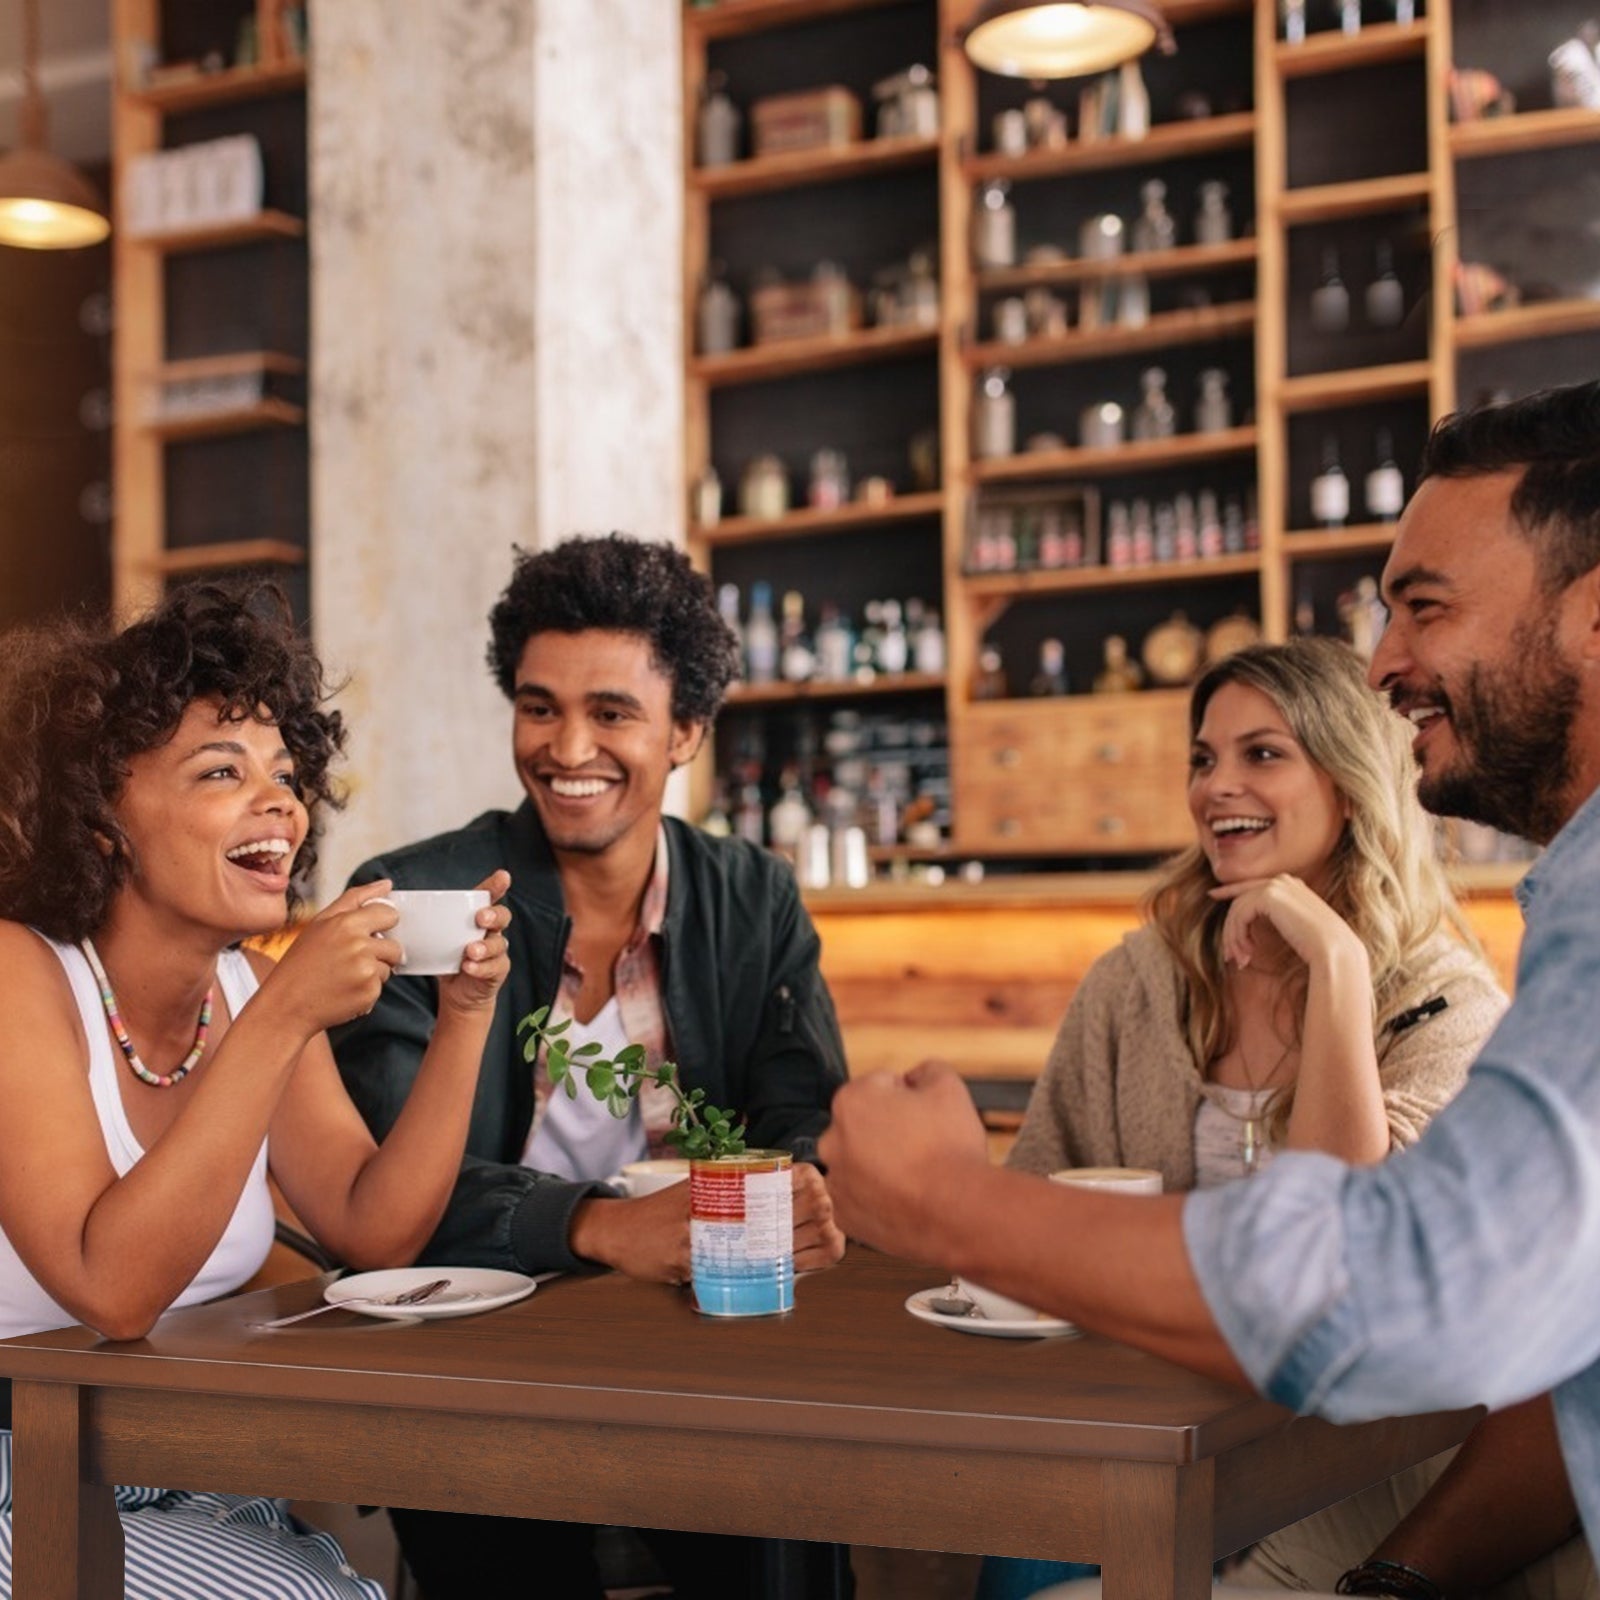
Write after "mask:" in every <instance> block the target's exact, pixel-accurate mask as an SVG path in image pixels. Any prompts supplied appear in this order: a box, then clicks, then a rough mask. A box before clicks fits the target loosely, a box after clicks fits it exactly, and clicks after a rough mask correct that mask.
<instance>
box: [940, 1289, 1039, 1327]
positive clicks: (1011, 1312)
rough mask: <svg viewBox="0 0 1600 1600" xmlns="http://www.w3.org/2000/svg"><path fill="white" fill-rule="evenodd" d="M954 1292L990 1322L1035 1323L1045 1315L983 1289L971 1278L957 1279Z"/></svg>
mask: <svg viewBox="0 0 1600 1600" xmlns="http://www.w3.org/2000/svg"><path fill="white" fill-rule="evenodd" d="M956 1292H957V1293H958V1294H963V1295H965V1296H966V1297H967V1299H969V1300H971V1301H972V1302H973V1303H974V1304H975V1305H976V1306H977V1308H978V1309H979V1310H980V1311H981V1312H982V1313H983V1314H984V1316H986V1317H987V1318H988V1319H989V1321H991V1322H1037V1321H1038V1320H1039V1319H1040V1318H1041V1317H1042V1316H1044V1314H1045V1313H1044V1312H1042V1311H1040V1310H1038V1309H1037V1308H1036V1307H1034V1306H1030V1305H1025V1304H1024V1303H1023V1302H1022V1301H1021V1300H1013V1299H1012V1298H1011V1296H1010V1295H1007V1294H1000V1293H998V1292H996V1291H995V1290H993V1289H985V1288H984V1286H983V1285H982V1284H981V1283H974V1282H973V1281H972V1279H971V1278H957V1279H956Z"/></svg>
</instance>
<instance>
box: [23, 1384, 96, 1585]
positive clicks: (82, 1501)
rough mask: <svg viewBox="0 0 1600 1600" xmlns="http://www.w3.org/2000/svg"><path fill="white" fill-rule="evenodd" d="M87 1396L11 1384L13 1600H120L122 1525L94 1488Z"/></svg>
mask: <svg viewBox="0 0 1600 1600" xmlns="http://www.w3.org/2000/svg"><path fill="white" fill-rule="evenodd" d="M88 1413H89V1393H88V1391H87V1390H84V1389H79V1388H78V1387H76V1386H75V1385H73V1384H65V1383H24V1382H21V1381H18V1382H16V1383H14V1384H13V1385H12V1398H11V1422H12V1434H11V1462H12V1524H11V1527H12V1549H11V1594H12V1600H122V1592H123V1591H122V1524H121V1522H119V1521H118V1520H117V1506H116V1499H115V1496H114V1494H113V1491H112V1489H111V1487H110V1486H109V1485H108V1484H100V1483H90V1482H89V1481H88V1460H89V1449H88V1446H89V1414H88Z"/></svg>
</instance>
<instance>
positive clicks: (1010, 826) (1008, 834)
mask: <svg viewBox="0 0 1600 1600" xmlns="http://www.w3.org/2000/svg"><path fill="white" fill-rule="evenodd" d="M994 831H995V832H996V833H998V834H999V835H1000V837H1001V838H1002V839H1014V838H1015V837H1016V836H1017V835H1018V834H1019V833H1021V831H1022V824H1021V823H1020V822H1018V821H1017V819H1016V818H1015V817H1001V818H1000V820H999V821H998V822H997V823H995V825H994Z"/></svg>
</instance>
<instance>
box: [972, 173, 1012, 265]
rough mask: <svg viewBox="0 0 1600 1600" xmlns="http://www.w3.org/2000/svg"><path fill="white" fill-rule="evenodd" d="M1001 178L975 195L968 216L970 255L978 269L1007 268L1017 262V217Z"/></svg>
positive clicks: (1008, 186)
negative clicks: (975, 201) (976, 198)
mask: <svg viewBox="0 0 1600 1600" xmlns="http://www.w3.org/2000/svg"><path fill="white" fill-rule="evenodd" d="M1010 188H1011V185H1010V184H1008V183H1007V182H1006V181H1005V180H1004V179H1003V178H997V179H996V180H995V181H994V182H993V183H986V184H984V186H983V187H982V188H981V189H980V190H979V191H978V203H977V205H976V206H975V207H974V208H973V212H972V255H973V259H974V260H975V261H976V262H977V264H978V265H979V266H980V267H1011V266H1015V265H1016V261H1017V213H1016V209H1015V207H1013V205H1012V204H1011V200H1010Z"/></svg>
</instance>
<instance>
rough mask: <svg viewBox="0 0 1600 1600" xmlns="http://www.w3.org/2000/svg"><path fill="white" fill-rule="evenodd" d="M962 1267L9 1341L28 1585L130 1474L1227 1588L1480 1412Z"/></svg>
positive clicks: (204, 1322)
mask: <svg viewBox="0 0 1600 1600" xmlns="http://www.w3.org/2000/svg"><path fill="white" fill-rule="evenodd" d="M935 1277H936V1275H935V1274H932V1273H930V1271H929V1269H927V1268H926V1267H920V1266H917V1265H915V1264H913V1263H909V1262H905V1261H898V1260H894V1259H892V1258H889V1257H886V1256H882V1255H878V1254H875V1253H874V1252H872V1251H869V1250H866V1249H863V1248H859V1247H856V1248H853V1249H852V1250H851V1252H850V1253H849V1255H848V1256H847V1257H846V1259H845V1260H844V1261H843V1262H842V1263H841V1264H840V1265H839V1266H837V1267H835V1268H833V1269H831V1270H829V1271H826V1272H821V1273H817V1274H814V1275H810V1276H807V1277H805V1278H803V1279H802V1280H801V1281H800V1283H799V1284H798V1286H797V1294H796V1306H795V1309H794V1311H793V1312H792V1313H790V1314H788V1315H785V1316H782V1317H773V1318H755V1319H739V1320H717V1319H713V1318H708V1317H703V1316H700V1315H699V1314H698V1313H697V1312H696V1311H695V1309H694V1305H693V1302H692V1300H691V1298H690V1296H689V1294H688V1293H687V1292H686V1291H684V1290H679V1289H673V1288H669V1287H666V1286H664V1285H657V1284H647V1283H638V1282H633V1281H630V1280H629V1279H626V1278H623V1277H620V1276H617V1275H615V1274H608V1275H597V1276H580V1277H570V1278H563V1279H559V1280H556V1281H553V1282H548V1283H545V1284H542V1285H541V1286H540V1287H539V1289H538V1290H537V1291H536V1292H535V1293H534V1294H532V1295H531V1296H529V1297H528V1298H526V1299H524V1300H521V1301H519V1302H517V1303H516V1304H514V1305H509V1306H505V1307H502V1308H500V1309H498V1310H494V1311H489V1312H485V1313H483V1314H481V1315H478V1316H470V1317H462V1318H453V1319H437V1320H428V1321H419V1322H412V1323H404V1324H401V1323H384V1322H379V1321H376V1320H374V1319H371V1318H368V1317H363V1316H361V1315H359V1314H357V1313H355V1312H348V1311H334V1312H330V1313H329V1314H328V1315H326V1316H323V1317H319V1318H316V1319H313V1320H311V1321H309V1322H307V1323H305V1324H303V1325H301V1326H299V1327H295V1328H286V1329H282V1330H280V1331H276V1332H262V1331H258V1330H256V1329H255V1328H254V1327H253V1326H252V1325H253V1324H256V1323H259V1322H261V1321H264V1320H267V1319H269V1318H271V1317H275V1316H280V1315H283V1314H286V1313H289V1312H293V1311H298V1310H302V1309H305V1308H308V1307H310V1306H311V1305H314V1304H316V1303H317V1302H318V1300H319V1298H320V1295H321V1291H322V1288H323V1286H324V1285H325V1284H326V1283H327V1282H328V1280H327V1279H325V1278H324V1279H317V1280H309V1281H306V1282H303V1283H299V1284H292V1285H287V1286H280V1287H278V1288H275V1289H269V1290H263V1291H261V1292H259V1293H256V1294H250V1295H242V1296H239V1297H236V1298H233V1299H229V1300H223V1301H218V1302H215V1303H213V1304H210V1305H205V1306H198V1307H193V1308H190V1309H187V1310H183V1311H175V1312H170V1313H169V1314H168V1315H167V1316H165V1317H163V1318H162V1319H161V1321H160V1322H159V1323H158V1324H157V1326H156V1327H155V1329H154V1330H153V1331H152V1332H151V1333H150V1335H149V1336H148V1337H147V1338H144V1339H140V1340H137V1341H133V1342H127V1343H112V1342H109V1341H107V1340H103V1339H101V1338H99V1337H98V1336H97V1335H95V1334H94V1333H92V1332H90V1331H89V1330H88V1329H85V1328H78V1327H75V1328H66V1329H62V1330H60V1331H58V1332H54V1333H43V1334H34V1335H30V1336H28V1337H25V1338H21V1339H17V1340H12V1341H10V1342H8V1343H3V1344H0V1375H5V1376H9V1377H10V1378H11V1379H13V1381H14V1383H13V1415H14V1421H13V1427H14V1435H13V1445H14V1466H15V1522H14V1591H13V1592H14V1600H73V1597H79V1600H120V1597H121V1595H122V1592H123V1591H122V1581H121V1580H122V1571H121V1563H122V1540H121V1532H120V1527H119V1524H118V1522H117V1519H116V1514H115V1509H114V1505H113V1501H112V1491H111V1488H110V1486H111V1485H113V1484H117V1483H133V1484H160V1485H162V1486H164V1487H167V1488H188V1489H211V1490H224V1491H235V1492H240V1493H265V1494H272V1495H283V1496H287V1497H290V1498H296V1499H310V1500H323V1501H334V1502H347V1503H348V1502H354V1503H358V1504H370V1505H394V1506H415V1507H423V1508H429V1509H434V1510H445V1511H470V1512H491V1513H496V1514H499V1515H503V1516H525V1517H547V1518H558V1519H561V1520H567V1521H581V1522H594V1523H620V1524H625V1525H630V1526H636V1527H660V1528H680V1529H689V1530H696V1531H703V1532H713V1533H731V1534H758V1535H765V1536H769V1537H773V1538H784V1539H814V1540H832V1541H837V1542H840V1543H846V1544H867V1545H879V1546H883V1545H889V1546H900V1547H905V1548H911V1549H922V1550H950V1551H969V1552H987V1553H992V1554H1000V1555H1015V1556H1040V1557H1055V1558H1060V1559H1065V1560H1075V1561H1092V1562H1099V1563H1100V1564H1101V1565H1102V1567H1103V1569H1104V1593H1105V1596H1106V1600H1167V1597H1172V1600H1199V1597H1201V1596H1204V1595H1207V1594H1208V1593H1209V1590H1210V1582H1211V1569H1212V1563H1213V1561H1214V1560H1216V1559H1217V1558H1219V1557H1221V1556H1223V1555H1225V1554H1227V1553H1228V1552H1230V1551H1233V1550H1236V1549H1238V1548H1239V1547H1241V1546H1242V1545H1245V1544H1247V1543H1249V1542H1250V1541H1252V1540H1254V1539H1257V1538H1259V1537H1261V1536H1262V1535H1264V1534H1266V1533H1269V1532H1271V1531H1272V1530H1274V1529H1276V1528H1279V1527H1282V1526H1284V1525H1285V1524H1287V1523H1289V1522H1291V1521H1293V1520H1295V1519H1297V1518H1299V1517H1302V1516H1304V1515H1306V1514H1308V1513H1309V1512H1312V1511H1314V1510H1316V1509H1318V1508H1320V1507H1322V1506H1325V1505H1328V1504H1330V1503H1331V1502H1333V1501H1335V1500H1338V1499H1341V1498H1342V1497H1344V1496H1346V1495H1348V1494H1351V1493H1353V1492H1355V1491H1356V1490H1358V1489H1361V1488H1363V1487H1364V1486H1366V1485H1368V1484H1370V1483H1373V1482H1376V1481H1377V1480H1379V1479H1380V1478H1382V1477H1384V1476H1386V1475H1388V1474H1390V1473H1393V1472H1396V1471H1398V1470H1399V1469H1401V1468H1403V1467H1406V1466H1409V1465H1411V1464H1413V1463H1415V1462H1417V1461H1421V1460H1423V1459H1425V1458H1426V1457H1428V1456H1430V1455H1432V1454H1434V1453H1436V1452H1437V1451H1439V1450H1442V1449H1445V1448H1447V1447H1448V1446H1450V1445H1452V1444H1455V1443H1457V1442H1458V1441H1459V1440H1460V1439H1461V1438H1462V1437H1463V1435H1464V1434H1465V1432H1466V1431H1467V1429H1468V1427H1469V1426H1470V1424H1471V1422H1472V1420H1473V1414H1472V1413H1455V1414H1449V1415H1434V1416H1425V1417H1411V1418H1402V1419H1394V1420H1389V1421H1383V1422H1374V1423H1369V1424H1364V1425H1361V1426H1355V1427H1335V1426H1332V1425H1330V1424H1328V1423H1324V1422H1320V1421H1316V1420H1314V1419H1309V1418H1297V1417H1295V1416H1293V1415H1292V1414H1291V1413H1289V1412H1287V1411H1285V1410H1283V1409H1282V1408H1281V1407H1279V1406H1276V1405H1273V1404H1271V1403H1270V1402H1268V1401H1266V1400H1262V1399H1260V1398H1258V1397H1256V1396H1255V1395H1252V1394H1249V1393H1246V1392H1244V1391H1242V1390H1239V1389H1236V1388H1231V1387H1229V1386H1227V1385H1224V1384H1221V1383H1217V1382H1213V1381H1212V1380H1210V1379H1207V1378H1202V1377H1197V1376H1196V1375H1194V1374H1193V1373H1190V1372H1186V1371H1184V1370H1182V1369H1181V1368H1179V1367H1176V1366H1172V1365H1170V1364H1169V1363H1167V1362H1165V1361H1161V1360H1159V1359H1157V1358H1155V1357H1153V1356H1148V1355H1145V1354H1142V1353H1141V1352H1139V1351H1137V1350H1133V1349H1130V1348H1129V1347H1128V1346H1126V1345H1121V1344H1117V1343H1115V1342H1113V1341H1111V1340H1108V1339H1102V1338H1097V1337H1095V1336H1093V1335H1086V1336H1082V1337H1058V1338H1042V1339H1001V1338H990V1337H974V1336H970V1335H964V1334H963V1333H962V1332H961V1331H959V1330H958V1329H956V1328H953V1327H944V1326H937V1325H930V1324H928V1323H926V1322H923V1321H919V1320H917V1319H915V1318H913V1317H912V1316H911V1315H910V1314H909V1312H908V1311H907V1309H906V1301H907V1299H908V1297H910V1296H911V1295H913V1294H914V1293H916V1292H918V1291H924V1290H928V1289H932V1288H936V1287H937V1285H936V1284H935V1282H934V1279H935Z"/></svg>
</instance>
